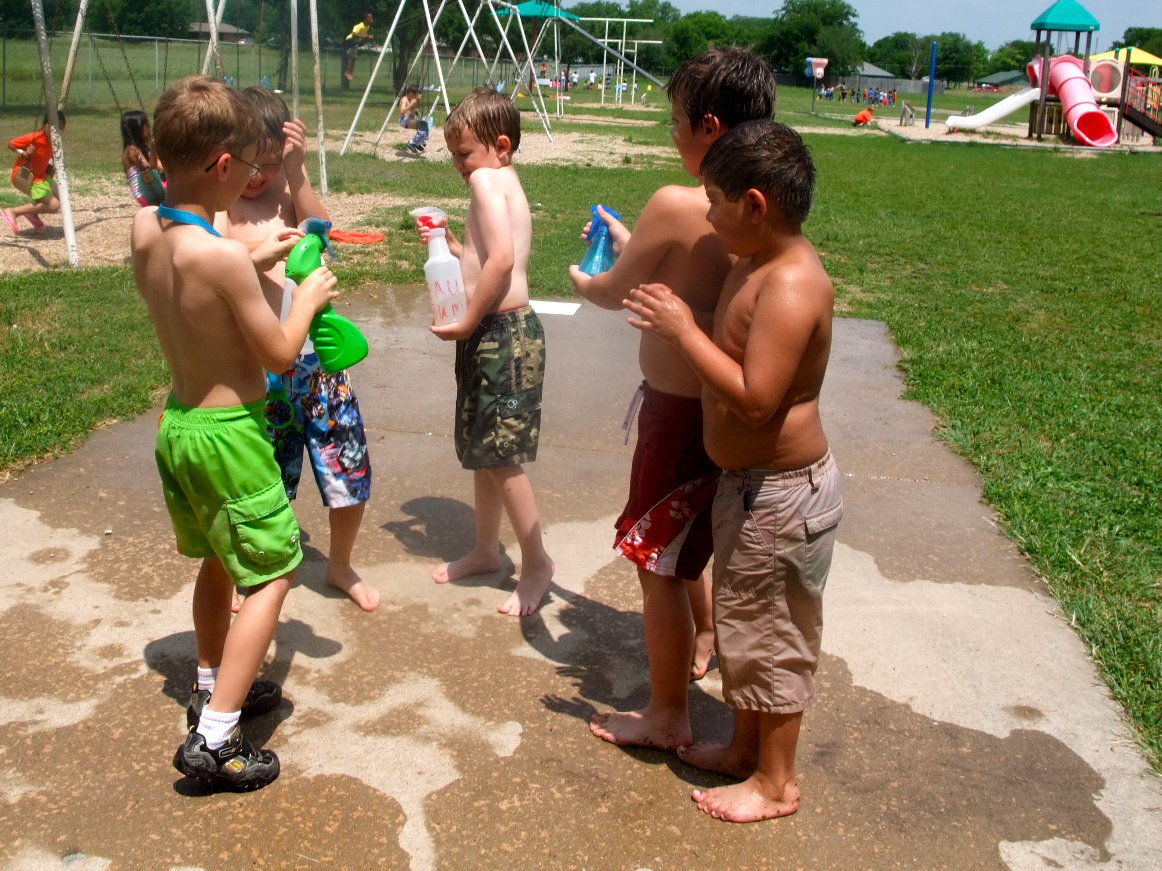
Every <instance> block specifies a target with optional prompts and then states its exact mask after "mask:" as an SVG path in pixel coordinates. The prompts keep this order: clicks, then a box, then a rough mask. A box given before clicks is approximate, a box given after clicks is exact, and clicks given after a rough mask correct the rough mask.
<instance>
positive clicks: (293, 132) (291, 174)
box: [282, 118, 331, 224]
mask: <svg viewBox="0 0 1162 871" xmlns="http://www.w3.org/2000/svg"><path fill="white" fill-rule="evenodd" d="M282 132H283V133H284V134H285V135H286V144H285V145H284V146H283V151H282V168H283V172H284V173H285V174H286V183H287V188H288V189H289V191H290V196H291V202H292V203H294V209H295V223H297V224H301V223H302V222H303V221H305V220H306V219H307V218H323V219H325V220H330V219H331V216H330V215H329V214H328V213H327V207H326V206H324V205H323V201H322V200H321V199H319V195H318V194H316V193H315V189H314V188H313V187H311V179H310V177H309V176H308V175H307V167H306V161H307V128H306V125H304V124H303V122H302V121H299V120H298V119H297V118H296V119H295V120H293V121H287V122H286V123H285V124H283V125H282Z"/></svg>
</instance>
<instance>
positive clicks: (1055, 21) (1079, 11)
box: [1029, 0, 1101, 33]
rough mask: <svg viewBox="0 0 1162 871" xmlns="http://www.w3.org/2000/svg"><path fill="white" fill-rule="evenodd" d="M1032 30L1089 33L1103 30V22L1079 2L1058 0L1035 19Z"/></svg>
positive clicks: (1030, 26) (1031, 26)
mask: <svg viewBox="0 0 1162 871" xmlns="http://www.w3.org/2000/svg"><path fill="white" fill-rule="evenodd" d="M1029 28H1030V29H1031V30H1060V31H1065V32H1068V33H1078V32H1082V33H1088V32H1092V31H1095V30H1101V22H1100V21H1098V20H1097V19H1096V18H1094V17H1093V15H1092V14H1091V13H1090V11H1089V10H1088V9H1086V8H1085V7H1084V6H1082V5H1081V4H1080V3H1078V2H1077V0H1057V2H1056V3H1054V4H1053V5H1052V6H1050V7H1049V8H1048V9H1046V10H1045V11H1044V12H1042V13H1041V14H1040V15H1038V16H1037V17H1036V18H1034V19H1033V23H1032V24H1030V25H1029Z"/></svg>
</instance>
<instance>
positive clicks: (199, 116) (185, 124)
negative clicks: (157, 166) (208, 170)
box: [153, 76, 262, 172]
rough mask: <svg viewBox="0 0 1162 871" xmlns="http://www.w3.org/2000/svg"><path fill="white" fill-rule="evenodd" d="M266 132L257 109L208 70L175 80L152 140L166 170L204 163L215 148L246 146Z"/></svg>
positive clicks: (156, 117)
mask: <svg viewBox="0 0 1162 871" xmlns="http://www.w3.org/2000/svg"><path fill="white" fill-rule="evenodd" d="M261 135H262V120H261V119H260V118H259V115H258V112H257V111H255V109H254V108H253V107H252V106H251V105H250V104H249V103H247V102H246V101H245V100H244V99H243V98H242V95H241V94H240V93H239V92H238V91H236V90H234V89H233V88H230V87H227V86H226V85H224V84H223V83H222V82H219V81H217V80H216V79H211V78H210V77H209V76H188V77H186V78H184V79H181V80H179V81H178V82H176V83H174V85H173V86H172V87H171V88H170V89H169V90H167V91H166V92H165V93H164V94H162V95H161V99H160V100H158V101H157V109H156V110H155V111H154V113H153V145H154V149H155V150H156V151H157V156H158V158H160V160H161V162H162V164H163V165H164V166H165V168H166V171H167V172H174V171H181V170H192V169H194V168H198V169H202V168H204V167H205V165H206V163H207V162H209V161H212V160H213V159H214V155H215V154H221V153H222V152H224V151H239V150H241V149H243V148H247V147H249V146H251V145H254V144H255V143H256V142H258V140H259V138H260V137H261Z"/></svg>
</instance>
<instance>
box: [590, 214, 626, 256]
mask: <svg viewBox="0 0 1162 871" xmlns="http://www.w3.org/2000/svg"><path fill="white" fill-rule="evenodd" d="M597 215H598V217H600V218H601V220H603V221H604V222H605V226H607V227H608V228H609V236H610V238H611V239H613V253H614V254H615V255H617V256H621V252H622V249H623V248H625V243H626V242H628V241H629V237H630V236H631V235H633V234H632V233H630V230H629V227H627V226H626V225H625V224H623V223H622V222H621V221H619V220H617V218H615V217H613V215H611V214H609V212H607V211H605V207H604V206H601V205H598V207H597ZM592 229H593V222H592V221H589V222H587V223H586V224H585V228H584V229H583V230H582V231H581V238H582V239H584V240H585V241H586V242H588V241H589V231H590V230H592Z"/></svg>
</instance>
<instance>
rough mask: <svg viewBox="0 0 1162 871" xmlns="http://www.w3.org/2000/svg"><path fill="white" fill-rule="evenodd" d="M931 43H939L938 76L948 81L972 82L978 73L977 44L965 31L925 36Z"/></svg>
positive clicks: (937, 56)
mask: <svg viewBox="0 0 1162 871" xmlns="http://www.w3.org/2000/svg"><path fill="white" fill-rule="evenodd" d="M925 41H926V42H928V43H929V44H931V43H932V42H933V41H935V42H937V43H939V47H938V49H937V55H936V76H937V77H938V78H941V79H944V81H946V82H951V83H963V82H971V81H972V80H973V78H974V77H975V75H976V64H977V60H978V55H977V46H978V45H980V43H974V42H971V41H970V40H969V39H968V37H967V36H965V35H964V34H963V33H948V32H945V33H942V34H940V35H939V36H931V37H925Z"/></svg>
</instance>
